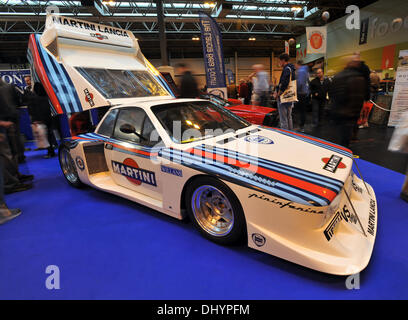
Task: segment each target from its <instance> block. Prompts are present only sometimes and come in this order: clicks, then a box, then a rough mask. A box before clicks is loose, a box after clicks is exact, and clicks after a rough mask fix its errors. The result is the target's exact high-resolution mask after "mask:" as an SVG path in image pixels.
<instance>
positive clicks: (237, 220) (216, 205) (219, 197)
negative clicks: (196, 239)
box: [186, 177, 246, 244]
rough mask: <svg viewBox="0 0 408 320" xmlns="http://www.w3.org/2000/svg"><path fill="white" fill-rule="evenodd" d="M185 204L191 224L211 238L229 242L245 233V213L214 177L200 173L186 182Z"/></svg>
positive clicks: (242, 236) (234, 241)
mask: <svg viewBox="0 0 408 320" xmlns="http://www.w3.org/2000/svg"><path fill="white" fill-rule="evenodd" d="M186 208H187V212H188V214H189V217H190V219H191V221H192V222H193V224H194V226H195V227H196V228H197V229H198V230H199V231H200V233H201V234H202V235H204V236H205V237H206V238H208V239H210V240H212V241H214V242H217V243H221V244H232V243H236V242H238V241H239V240H242V239H243V238H244V237H245V235H246V222H245V217H244V213H243V211H242V208H241V205H240V203H239V201H238V199H237V197H236V196H235V194H234V193H233V192H232V191H231V189H230V188H228V187H227V186H226V185H225V184H224V183H222V182H221V181H219V180H217V179H215V178H211V177H203V178H200V179H197V180H195V181H193V182H192V183H191V184H190V185H189V186H188V190H187V193H186Z"/></svg>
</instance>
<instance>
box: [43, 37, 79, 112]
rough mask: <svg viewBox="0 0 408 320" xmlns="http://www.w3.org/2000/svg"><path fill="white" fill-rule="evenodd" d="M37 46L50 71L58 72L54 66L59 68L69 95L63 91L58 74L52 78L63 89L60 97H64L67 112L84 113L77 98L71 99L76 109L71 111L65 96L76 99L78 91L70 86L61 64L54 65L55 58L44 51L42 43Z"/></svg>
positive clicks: (55, 63) (55, 62)
mask: <svg viewBox="0 0 408 320" xmlns="http://www.w3.org/2000/svg"><path fill="white" fill-rule="evenodd" d="M37 46H38V47H39V48H40V50H41V53H42V55H43V57H44V59H46V60H47V61H48V62H47V66H48V70H50V71H51V70H54V72H56V70H55V69H54V65H55V67H56V68H57V71H58V73H59V76H60V77H61V78H62V81H63V83H64V85H65V88H66V89H67V93H65V92H64V90H63V89H62V86H61V84H60V81H59V79H58V75H57V74H55V75H54V74H52V77H53V79H54V83H55V84H56V85H57V86H58V87H59V88H60V89H61V92H60V96H61V95H62V99H63V100H64V101H65V111H68V110H69V112H80V111H82V108H80V107H79V106H78V103H77V101H76V99H75V98H74V99H69V100H70V102H71V103H72V105H73V108H74V110H70V106H69V102H68V100H66V99H67V97H66V96H65V95H66V94H67V95H68V96H69V95H71V96H72V97H75V95H76V91H74V90H73V89H72V87H71V85H70V84H69V82H68V79H67V78H66V76H65V73H64V71H63V70H62V68H61V66H60V64H59V63H58V62H57V61H53V62H54V63H53V62H52V61H51V59H54V58H53V57H50V56H49V54H48V52H46V51H45V50H43V48H42V45H41V43H40V41H38V42H37Z"/></svg>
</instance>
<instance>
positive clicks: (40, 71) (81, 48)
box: [27, 14, 173, 114]
mask: <svg viewBox="0 0 408 320" xmlns="http://www.w3.org/2000/svg"><path fill="white" fill-rule="evenodd" d="M27 57H28V60H29V62H30V64H31V68H32V74H33V77H34V81H37V82H41V83H42V85H43V86H44V88H45V91H46V92H47V94H48V97H49V98H50V101H51V104H52V107H53V111H54V113H56V114H62V113H73V112H81V111H84V110H89V109H93V108H97V107H101V106H109V105H112V104H113V103H112V101H111V100H110V99H108V98H106V97H104V95H103V94H101V92H99V91H98V90H97V89H96V88H95V87H94V86H93V85H92V84H91V83H90V82H89V81H87V79H85V78H84V77H83V76H82V75H81V73H79V72H78V70H77V69H78V68H96V69H119V70H142V71H147V72H149V73H150V74H151V75H152V76H153V77H154V78H155V79H156V80H157V81H158V82H159V83H160V85H161V86H162V87H163V88H164V89H165V90H166V92H168V95H169V97H172V96H173V93H172V92H171V89H170V88H169V87H168V86H167V84H166V83H165V81H164V80H163V79H162V78H161V76H160V73H159V72H158V71H157V70H156V69H155V68H154V67H153V66H152V65H151V64H150V62H149V61H148V60H147V59H146V58H145V57H144V55H143V54H142V52H141V51H140V47H139V44H138V41H137V39H136V38H135V36H134V35H133V33H132V32H130V31H128V30H123V29H119V28H114V27H111V26H106V25H101V24H97V23H93V22H89V21H83V20H78V19H72V18H68V17H63V16H59V15H53V14H48V15H47V18H46V26H45V31H44V33H43V34H42V35H41V36H40V35H38V34H32V35H31V36H30V39H29V43H28V53H27Z"/></svg>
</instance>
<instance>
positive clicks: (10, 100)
mask: <svg viewBox="0 0 408 320" xmlns="http://www.w3.org/2000/svg"><path fill="white" fill-rule="evenodd" d="M17 100H18V95H17V92H16V90H15V88H14V87H13V86H11V85H9V84H7V83H5V82H3V81H2V80H1V79H0V122H1V123H3V125H1V126H0V161H1V162H2V169H1V170H2V178H3V180H2V182H1V184H2V188H1V189H2V190H4V192H5V193H12V192H18V191H24V190H28V189H30V188H31V187H32V185H31V181H32V180H33V178H34V176H33V175H24V174H21V173H20V172H19V170H18V161H17V154H16V150H17V147H16V142H15V140H14V139H13V138H15V137H18V135H17V132H16V129H15V121H16V119H18V111H17V109H16V106H17V105H18V103H17ZM26 182H28V183H26Z"/></svg>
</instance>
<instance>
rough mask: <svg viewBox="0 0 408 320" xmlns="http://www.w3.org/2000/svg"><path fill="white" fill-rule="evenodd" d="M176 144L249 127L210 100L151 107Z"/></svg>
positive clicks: (247, 123)
mask: <svg viewBox="0 0 408 320" xmlns="http://www.w3.org/2000/svg"><path fill="white" fill-rule="evenodd" d="M151 110H152V111H153V113H154V114H155V116H156V117H157V119H158V120H159V121H160V123H161V124H162V126H163V127H164V129H165V130H166V131H167V133H168V134H169V135H170V137H171V138H172V139H173V141H175V142H176V143H188V142H192V141H196V140H201V139H205V138H209V137H212V136H216V135H221V134H224V133H227V132H231V131H236V130H239V129H242V128H246V127H248V126H250V123H249V122H247V121H245V120H244V119H242V118H240V117H238V116H236V115H234V114H233V113H231V112H229V111H228V110H226V109H224V108H222V107H218V106H216V105H214V104H213V103H211V102H210V101H196V102H182V103H171V104H163V105H158V106H154V107H152V109H151Z"/></svg>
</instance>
